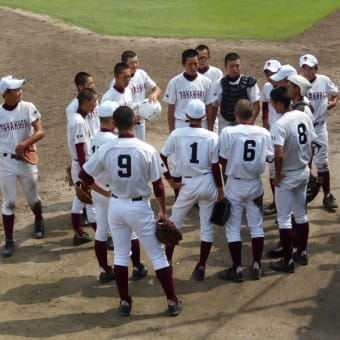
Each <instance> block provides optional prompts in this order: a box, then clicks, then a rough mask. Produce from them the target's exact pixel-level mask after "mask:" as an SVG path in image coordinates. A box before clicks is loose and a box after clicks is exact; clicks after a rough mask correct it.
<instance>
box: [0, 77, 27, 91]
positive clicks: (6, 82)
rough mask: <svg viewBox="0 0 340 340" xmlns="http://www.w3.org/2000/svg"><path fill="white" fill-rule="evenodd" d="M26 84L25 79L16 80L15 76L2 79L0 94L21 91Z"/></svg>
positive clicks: (0, 81)
mask: <svg viewBox="0 0 340 340" xmlns="http://www.w3.org/2000/svg"><path fill="white" fill-rule="evenodd" d="M25 82H26V80H25V79H16V78H15V77H13V76H5V77H2V78H1V80H0V94H1V95H3V94H4V93H5V92H6V91H7V90H15V89H20V88H21V87H22V85H24V84H25Z"/></svg>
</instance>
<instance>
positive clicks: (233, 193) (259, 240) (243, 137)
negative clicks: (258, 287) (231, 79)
mask: <svg viewBox="0 0 340 340" xmlns="http://www.w3.org/2000/svg"><path fill="white" fill-rule="evenodd" d="M253 112H254V111H253V105H252V103H251V102H250V101H249V100H248V99H239V100H238V102H237V103H236V106H235V118H236V121H237V123H238V124H237V125H236V126H227V127H225V128H224V129H223V130H222V132H221V135H220V140H219V145H220V152H219V154H220V162H221V164H222V165H226V168H225V169H226V170H225V172H226V175H227V183H226V186H225V197H226V198H227V199H228V200H229V201H230V203H231V211H230V217H229V219H228V221H227V224H226V236H227V240H228V247H229V251H230V255H231V258H232V261H233V265H232V267H231V268H229V269H225V270H223V271H220V272H219V273H218V277H219V278H221V279H223V280H230V281H235V282H242V281H243V280H244V278H243V272H242V263H241V248H242V241H241V221H242V213H243V209H244V208H245V209H246V212H247V221H248V225H249V228H250V234H251V243H252V250H253V263H252V265H251V275H252V279H254V280H258V279H260V277H261V273H262V267H261V259H262V252H263V241H264V232H263V217H262V203H263V185H262V181H261V177H260V176H261V174H262V173H263V172H264V170H265V164H266V161H269V162H271V161H272V160H273V157H274V150H273V145H272V141H271V138H270V133H269V131H268V130H267V129H265V128H263V127H260V126H256V125H253V123H254V118H253V114H254V113H253Z"/></svg>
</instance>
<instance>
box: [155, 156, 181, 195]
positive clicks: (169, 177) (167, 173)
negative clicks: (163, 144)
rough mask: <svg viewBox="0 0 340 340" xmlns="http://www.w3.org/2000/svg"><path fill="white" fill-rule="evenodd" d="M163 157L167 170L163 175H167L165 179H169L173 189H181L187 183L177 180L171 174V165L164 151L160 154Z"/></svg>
mask: <svg viewBox="0 0 340 340" xmlns="http://www.w3.org/2000/svg"><path fill="white" fill-rule="evenodd" d="M160 156H161V159H162V161H163V163H164V165H165V166H166V169H167V172H165V173H164V174H163V175H164V177H165V179H166V180H167V181H168V183H169V185H170V187H171V188H172V189H175V190H179V189H181V187H182V186H183V185H185V184H183V183H182V182H175V181H174V179H173V177H172V176H171V173H170V170H169V165H168V157H166V156H165V155H163V154H162V153H161V154H160Z"/></svg>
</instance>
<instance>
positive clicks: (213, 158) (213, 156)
mask: <svg viewBox="0 0 340 340" xmlns="http://www.w3.org/2000/svg"><path fill="white" fill-rule="evenodd" d="M212 141H213V145H212V152H211V163H218V161H219V154H218V153H219V144H218V137H217V136H216V138H213V139H212Z"/></svg>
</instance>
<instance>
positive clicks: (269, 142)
mask: <svg viewBox="0 0 340 340" xmlns="http://www.w3.org/2000/svg"><path fill="white" fill-rule="evenodd" d="M266 144H267V145H266V146H267V149H266V161H267V162H270V163H271V162H272V161H273V160H274V156H275V152H274V145H273V142H272V139H271V136H270V133H268V134H267V137H266Z"/></svg>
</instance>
